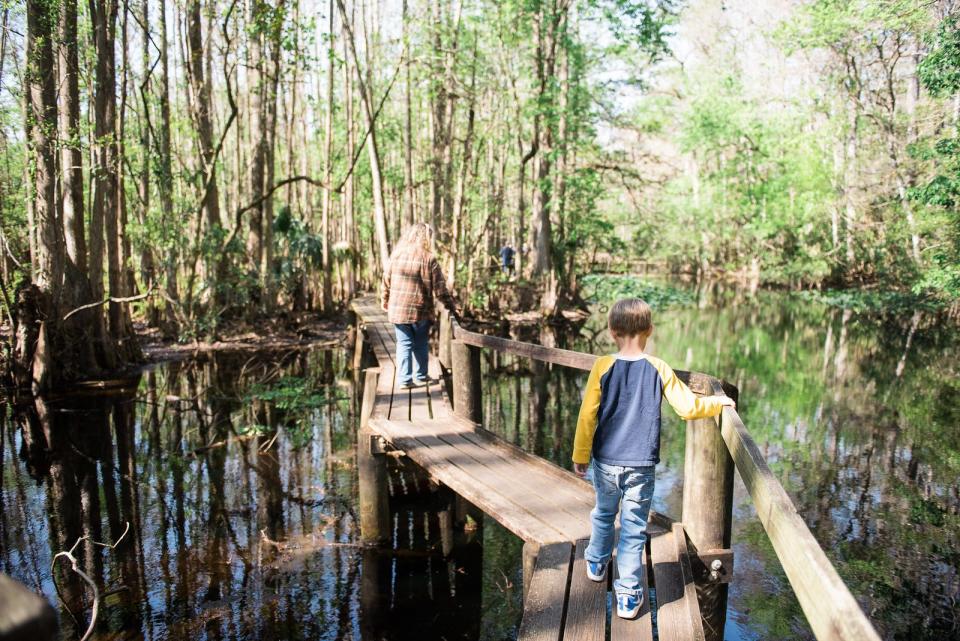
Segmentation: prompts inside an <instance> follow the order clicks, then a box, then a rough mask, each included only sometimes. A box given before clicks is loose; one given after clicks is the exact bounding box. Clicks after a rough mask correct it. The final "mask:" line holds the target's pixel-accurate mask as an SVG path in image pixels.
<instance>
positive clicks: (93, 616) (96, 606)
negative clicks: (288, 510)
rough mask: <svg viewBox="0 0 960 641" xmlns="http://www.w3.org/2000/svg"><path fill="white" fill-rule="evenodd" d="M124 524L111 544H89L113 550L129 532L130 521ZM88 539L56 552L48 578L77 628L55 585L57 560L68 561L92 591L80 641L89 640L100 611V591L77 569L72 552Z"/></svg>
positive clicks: (84, 538)
mask: <svg viewBox="0 0 960 641" xmlns="http://www.w3.org/2000/svg"><path fill="white" fill-rule="evenodd" d="M126 523H127V527H126V529H124V530H123V534H121V535H120V538H119V539H117V540H116V541H114V542H113V543H101V542H100V541H90V542H91V543H93V544H94V545H99V546H100V547H104V548H109V549H111V550H115V549H116V548H117V546H118V545H120V542H121V541H123V538H124V537H125V536H127V532H129V531H130V521H127V522H126ZM89 539H90V537H89V536H81V537H80V538H78V539H77V541H76V543H74V544H73V547H71V548H70V549H69V550H67V551H65V552H57V553H56V554H55V555H53V560H52V561H50V577H51V579H52V580H53V587H54V588H56V590H57V598H58V599H60V602H61V603H62V604H63V607H64V608H66V610H67V612H70V616H71V617H73V620H74V622H76V623H77V626H78V627H79V625H80V622H79V621H77V617H76V616H75V615H74V614H73V612H72V611H71V610H70V606H68V605H67V603H66V601H64V600H63V595H62V594H61V593H60V585H59V584H58V583H57V574H56V571H55V570H56V566H57V559H58V558H60V557H61V556H62V557H64V558H66V559H67V560H69V561H70V567H71V569H72V570H73V571H74V572H76V573H77V574H78V575H79V576H80V578H81V579H83V580H84V581H86V582H87V585H89V586H90V589H91V590H92V591H93V605H92V610H91V611H90V625H89V626H87V631H86V632H84V633H83V636H82V637H80V641H87V639H89V638H90V635H91V634H93V628H94V626H95V625H97V614H98V613H99V611H100V591H99V590H98V589H97V584H96V583H94V581H93V579H91V578H90V575H88V574H87V573H86V572H84V571H83V570H81V569H80V568H79V567H78V566H79V561H77V557H75V556H73V551H74V550H76V549H77V546H78V545H80V544H81V543H82V542H83V541H87V540H89Z"/></svg>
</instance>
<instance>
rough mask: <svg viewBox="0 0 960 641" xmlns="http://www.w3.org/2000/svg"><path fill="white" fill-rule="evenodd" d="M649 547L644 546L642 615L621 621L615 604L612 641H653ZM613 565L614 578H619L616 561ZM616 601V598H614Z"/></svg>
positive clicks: (611, 626) (612, 616) (611, 623)
mask: <svg viewBox="0 0 960 641" xmlns="http://www.w3.org/2000/svg"><path fill="white" fill-rule="evenodd" d="M647 547H649V546H644V549H643V552H642V556H641V562H642V563H643V574H642V575H641V577H640V582H641V584H642V588H641V589H642V590H643V603H642V604H641V605H640V614H638V615H637V618H636V619H621V618H620V617H618V616H617V604H616V601H614V603H613V614H612V615H611V617H610V641H628V640H629V641H653V616H652V615H651V614H650V590H649V589H648V588H649V586H650V579H649V577H648V576H647V571H648V569H649V565H650V564H649V563H647V549H646V548H647ZM613 561H614V562H613V563H611V564H610V565H611V567H612V568H613V578H617V576H618V575H619V572H618V571H617V563H616V559H614V560H613ZM614 599H616V596H614Z"/></svg>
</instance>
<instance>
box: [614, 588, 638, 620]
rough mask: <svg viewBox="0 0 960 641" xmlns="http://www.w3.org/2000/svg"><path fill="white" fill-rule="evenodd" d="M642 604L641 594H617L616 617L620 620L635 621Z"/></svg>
mask: <svg viewBox="0 0 960 641" xmlns="http://www.w3.org/2000/svg"><path fill="white" fill-rule="evenodd" d="M642 603H643V595H642V594H618V595H617V616H618V617H620V618H621V619H636V618H637V615H638V614H640V605H641V604H642Z"/></svg>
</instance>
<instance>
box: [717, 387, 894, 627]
mask: <svg viewBox="0 0 960 641" xmlns="http://www.w3.org/2000/svg"><path fill="white" fill-rule="evenodd" d="M717 391H719V390H717ZM716 422H717V425H718V427H719V428H720V434H721V435H722V436H723V441H724V443H726V445H727V450H728V451H729V452H730V456H731V457H732V458H733V463H734V465H735V466H736V468H737V472H738V473H739V474H740V478H741V479H742V480H743V484H744V485H745V486H746V487H747V491H749V492H750V498H752V499H753V505H754V508H755V509H756V512H757V518H759V519H760V523H761V524H763V529H764V531H766V533H767V537H768V538H769V539H770V543H772V544H773V549H774V551H775V552H776V553H777V558H778V559H780V564H781V565H782V566H783V570H784V572H785V573H786V575H787V579H788V580H789V581H790V586H791V587H792V588H793V592H794V594H796V596H797V601H799V602H800V607H801V608H802V609H803V613H804V615H806V617H807V622H809V623H810V628H811V629H812V630H813V634H814V636H816V638H817V639H818V640H819V641H880V636H879V635H878V634H877V631H876V630H875V629H874V627H873V624H872V623H871V622H870V619H869V618H867V615H865V614H864V613H863V610H861V609H860V605H859V604H858V603H857V600H856V599H855V598H854V596H853V594H851V592H850V589H849V588H848V587H847V585H846V583H844V582H843V579H841V578H840V575H839V574H837V570H836V569H835V568H834V567H833V564H832V563H830V560H829V559H828V558H827V555H826V554H825V553H824V551H823V548H821V547H820V544H819V543H818V542H817V540H816V538H814V536H813V533H812V532H810V528H808V527H807V524H806V523H804V521H803V519H802V518H801V516H800V514H799V513H798V512H797V508H796V506H795V505H794V504H793V501H792V500H791V499H790V496H789V495H788V494H787V492H786V490H784V489H783V486H782V485H781V484H780V481H778V480H777V478H776V477H775V476H774V475H773V472H772V471H771V470H770V467H769V466H768V465H767V461H766V459H765V458H764V456H763V454H762V453H761V451H760V448H759V447H758V446H757V443H756V442H755V441H754V440H753V437H751V436H750V432H748V431H747V428H746V426H745V425H744V424H743V421H742V420H741V419H740V415H739V414H737V412H736V410H734V409H732V408H729V407H726V408H724V409H723V413H722V414H721V415H720V416H718V417H716Z"/></svg>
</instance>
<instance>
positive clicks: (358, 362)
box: [353, 322, 364, 369]
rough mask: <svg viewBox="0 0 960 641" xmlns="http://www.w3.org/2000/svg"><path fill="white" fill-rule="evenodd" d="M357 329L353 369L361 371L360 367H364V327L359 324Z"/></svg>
mask: <svg viewBox="0 0 960 641" xmlns="http://www.w3.org/2000/svg"><path fill="white" fill-rule="evenodd" d="M356 327H357V329H356V332H357V335H356V340H355V341H354V344H353V369H360V367H361V366H362V365H363V349H364V342H363V327H362V326H361V325H360V323H359V322H358V323H357V326H356Z"/></svg>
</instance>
